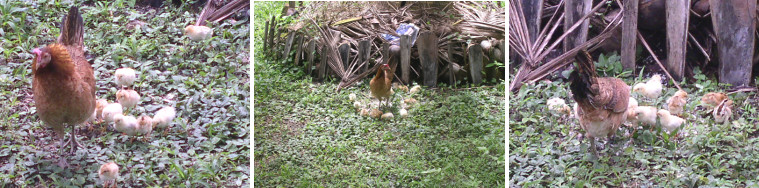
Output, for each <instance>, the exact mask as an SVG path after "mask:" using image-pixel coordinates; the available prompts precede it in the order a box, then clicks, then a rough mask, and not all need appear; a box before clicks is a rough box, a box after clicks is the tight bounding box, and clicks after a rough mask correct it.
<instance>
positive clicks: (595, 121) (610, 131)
mask: <svg viewBox="0 0 759 188" xmlns="http://www.w3.org/2000/svg"><path fill="white" fill-rule="evenodd" d="M576 59H577V65H578V66H577V68H576V70H575V71H574V72H572V74H571V75H570V80H571V84H570V85H569V88H570V89H571V90H572V93H573V94H574V96H573V97H574V100H575V101H576V102H577V104H578V105H579V108H578V109H577V116H578V118H579V119H580V127H581V128H582V129H583V130H585V135H586V137H588V138H590V144H591V149H592V150H593V151H596V148H595V138H598V137H604V136H607V137H611V136H612V135H614V133H616V131H617V129H619V126H620V125H622V123H623V122H624V121H625V119H627V103H628V102H629V98H630V86H628V85H627V84H626V83H625V82H624V81H622V80H620V79H618V78H611V77H599V76H598V75H597V73H596V69H595V67H594V65H593V60H592V59H591V57H590V54H588V52H587V51H582V52H579V53H578V56H577V58H576Z"/></svg>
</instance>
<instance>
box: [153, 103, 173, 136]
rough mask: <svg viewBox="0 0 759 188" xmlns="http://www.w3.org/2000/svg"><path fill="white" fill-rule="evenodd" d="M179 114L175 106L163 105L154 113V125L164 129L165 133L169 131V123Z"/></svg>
mask: <svg viewBox="0 0 759 188" xmlns="http://www.w3.org/2000/svg"><path fill="white" fill-rule="evenodd" d="M176 116H177V111H176V109H174V107H170V106H167V107H163V108H161V109H160V110H158V111H156V112H155V115H153V127H155V128H161V129H163V132H164V134H166V131H168V127H169V124H170V123H171V121H173V120H174V118H175V117H176Z"/></svg>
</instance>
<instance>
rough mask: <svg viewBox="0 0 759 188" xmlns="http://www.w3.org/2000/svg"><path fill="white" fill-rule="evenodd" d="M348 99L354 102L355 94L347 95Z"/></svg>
mask: <svg viewBox="0 0 759 188" xmlns="http://www.w3.org/2000/svg"><path fill="white" fill-rule="evenodd" d="M348 99H349V100H351V101H355V100H356V94H355V93H351V94H350V95H348Z"/></svg>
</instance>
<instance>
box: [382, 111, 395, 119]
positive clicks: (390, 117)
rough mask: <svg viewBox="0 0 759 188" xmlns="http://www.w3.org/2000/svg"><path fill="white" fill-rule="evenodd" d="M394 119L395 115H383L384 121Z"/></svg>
mask: <svg viewBox="0 0 759 188" xmlns="http://www.w3.org/2000/svg"><path fill="white" fill-rule="evenodd" d="M393 117H394V116H393V113H390V112H388V113H385V114H382V119H393Z"/></svg>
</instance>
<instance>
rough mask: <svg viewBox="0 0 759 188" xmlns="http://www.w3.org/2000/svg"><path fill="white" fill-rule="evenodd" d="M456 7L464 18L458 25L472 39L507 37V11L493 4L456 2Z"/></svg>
mask: <svg viewBox="0 0 759 188" xmlns="http://www.w3.org/2000/svg"><path fill="white" fill-rule="evenodd" d="M512 2H513V1H512ZM454 7H455V8H456V10H458V12H459V14H461V16H462V21H461V23H459V24H457V26H458V28H459V29H460V30H461V33H462V34H464V35H469V36H470V37H471V38H472V39H478V38H484V37H492V38H496V39H503V38H504V36H505V35H506V34H505V33H506V17H505V15H506V12H505V11H506V9H502V8H495V4H494V3H493V2H456V3H454Z"/></svg>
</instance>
